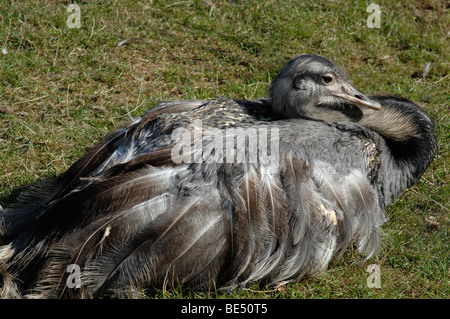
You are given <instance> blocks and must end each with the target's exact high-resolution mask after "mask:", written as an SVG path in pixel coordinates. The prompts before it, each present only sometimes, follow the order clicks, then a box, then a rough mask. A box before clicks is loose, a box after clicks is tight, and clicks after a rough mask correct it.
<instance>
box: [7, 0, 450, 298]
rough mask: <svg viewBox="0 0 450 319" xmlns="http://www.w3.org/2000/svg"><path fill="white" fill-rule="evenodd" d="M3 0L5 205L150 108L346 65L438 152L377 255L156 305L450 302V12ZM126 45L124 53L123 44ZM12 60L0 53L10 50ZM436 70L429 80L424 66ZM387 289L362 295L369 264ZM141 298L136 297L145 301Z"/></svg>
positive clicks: (352, 255) (168, 294) (253, 92)
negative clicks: (306, 64)
mask: <svg viewBox="0 0 450 319" xmlns="http://www.w3.org/2000/svg"><path fill="white" fill-rule="evenodd" d="M70 3H71V2H70V1H34V0H33V1H31V0H29V1H8V2H6V1H4V0H0V46H1V49H2V52H3V53H0V198H2V200H1V201H2V204H3V205H5V204H8V203H10V202H11V201H13V200H14V198H15V196H16V194H17V190H18V189H20V187H23V186H26V185H29V184H31V183H33V182H36V181H38V180H41V179H45V178H49V177H52V176H55V175H57V174H60V173H62V172H63V171H65V170H66V169H67V168H68V167H69V166H70V165H71V163H73V162H74V161H75V160H76V159H77V158H79V157H80V156H81V155H83V153H84V152H85V151H86V149H87V148H89V147H90V146H92V145H94V144H95V143H96V142H97V141H98V140H99V139H100V138H101V137H102V136H104V135H105V134H106V133H107V132H108V131H110V130H111V129H112V128H114V127H115V126H117V125H118V124H120V123H122V122H124V121H126V120H128V118H129V115H128V113H130V114H131V115H133V116H139V115H141V114H142V113H143V112H144V111H145V110H146V109H148V108H151V107H152V106H154V105H155V104H156V103H157V101H158V100H175V99H207V98H214V97H216V96H227V97H230V98H257V97H262V96H266V94H267V89H268V85H269V83H270V81H271V79H273V78H274V77H275V76H276V74H277V72H278V71H279V69H280V68H281V66H282V65H283V63H284V62H285V61H286V60H287V59H289V58H291V57H292V56H294V55H296V54H299V53H317V54H321V55H324V56H326V57H328V58H330V59H332V60H333V61H335V62H336V63H337V64H339V65H341V66H342V67H343V68H344V69H346V70H347V71H348V73H349V74H350V76H351V78H352V80H353V83H354V84H355V86H356V87H357V88H359V89H360V90H361V91H362V92H365V93H375V92H380V91H387V92H391V93H395V94H400V95H403V96H405V97H408V98H410V99H412V100H414V101H417V102H418V103H420V104H421V105H422V106H423V108H424V109H425V110H427V111H428V112H429V113H430V114H431V116H432V117H433V118H434V119H435V121H436V125H437V130H436V133H437V136H438V143H439V147H440V150H439V154H438V156H437V158H436V159H435V161H434V162H433V164H432V166H431V167H430V169H429V170H428V171H427V172H426V173H425V175H424V176H423V178H422V179H421V181H420V182H419V183H418V184H416V185H415V186H413V187H412V188H411V189H409V190H407V191H406V193H405V194H404V196H403V197H402V198H401V199H400V200H399V201H397V203H395V204H394V205H392V206H391V207H389V209H388V211H387V215H388V216H389V219H390V220H389V222H388V223H387V224H386V225H385V227H384V228H383V230H384V232H385V234H386V240H385V249H384V250H383V251H382V252H381V253H380V254H379V255H378V256H377V257H375V258H373V259H372V260H370V261H368V262H365V263H361V261H362V259H361V257H360V256H358V255H357V253H356V252H353V251H351V250H350V251H348V252H347V253H346V254H345V255H344V256H343V257H342V258H341V259H339V260H334V261H333V262H332V264H331V265H330V269H329V271H328V272H327V273H325V274H323V275H322V276H318V277H313V278H307V279H305V280H302V281H300V282H298V283H291V284H288V285H286V286H283V287H280V288H278V289H274V288H273V287H259V286H258V285H254V286H252V287H249V288H248V289H239V290H236V291H233V292H228V293H219V292H209V293H197V292H192V291H188V290H183V289H181V288H174V289H168V290H164V291H160V292H157V293H156V295H151V296H150V295H148V294H147V295H144V296H145V297H151V298H155V297H156V298H449V297H450V273H449V265H448V263H449V257H450V256H449V251H450V249H449V234H448V231H449V225H450V221H449V209H450V204H449V198H450V189H449V175H450V174H449V170H450V167H449V166H450V162H449V158H450V154H449V147H448V146H449V141H450V130H449V104H450V103H449V102H450V97H449V91H450V90H449V83H450V77H449V69H450V62H449V61H450V56H449V55H450V53H449V52H450V50H449V49H450V48H449V38H448V37H449V34H450V15H449V7H448V4H446V3H445V1H434V0H425V1H419V0H404V1H399V2H395V3H392V2H389V1H384V0H383V1H381V0H378V1H377V2H376V3H377V4H378V5H380V9H381V25H380V28H373V29H371V28H368V27H367V25H366V19H367V17H368V16H369V14H370V13H368V12H366V8H367V6H368V5H369V4H370V1H347V2H345V5H343V4H342V2H341V1H323V2H315V1H303V2H300V1H299V3H298V2H297V1H277V2H276V1H251V0H249V1H212V0H204V1H172V2H169V1H123V0H118V1H101V2H90V1H77V3H78V4H79V6H80V9H81V12H80V18H81V20H80V21H81V27H80V28H72V29H71V28H68V27H67V25H66V20H67V18H68V17H69V15H70V14H71V12H67V6H68V5H69V4H70ZM122 41H125V42H126V43H123V44H122V45H119V46H118V44H119V43H121V42H122ZM5 53H6V54H5ZM428 62H431V67H430V69H429V72H428V73H427V74H426V76H425V77H423V70H424V69H425V66H426V65H427V63H428ZM371 263H375V264H377V265H379V266H380V270H381V288H368V287H367V284H366V282H367V278H368V276H369V273H368V272H366V268H367V265H368V264H371ZM139 296H140V297H142V295H139Z"/></svg>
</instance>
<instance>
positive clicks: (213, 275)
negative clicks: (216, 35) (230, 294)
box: [0, 55, 436, 298]
mask: <svg viewBox="0 0 450 319" xmlns="http://www.w3.org/2000/svg"><path fill="white" fill-rule="evenodd" d="M435 152H436V141H435V136H434V124H433V121H432V120H431V119H430V118H429V117H428V115H427V114H426V113H425V112H423V111H422V110H421V109H420V108H419V107H418V106H417V105H416V104H414V103H413V102H411V101H409V100H407V99H404V98H400V97H394V96H387V95H384V96H372V97H368V96H365V95H363V94H362V93H361V92H358V91H357V90H356V89H354V88H353V87H352V86H351V85H350V84H349V83H348V81H347V80H346V77H345V76H344V75H343V74H342V72H341V71H340V70H339V69H338V68H337V67H336V66H335V65H334V64H332V63H331V62H330V61H329V60H327V59H325V58H323V57H319V56H315V55H300V56H297V57H294V58H293V59H292V60H291V61H289V62H288V63H287V64H286V66H285V67H284V68H283V70H282V71H281V72H280V75H279V76H278V77H277V78H276V79H275V80H274V82H273V83H272V85H271V88H270V98H267V99H259V100H250V101H247V100H229V99H216V100H211V101H174V102H163V103H161V104H160V105H158V106H156V107H155V108H153V109H151V110H150V111H148V112H147V113H146V114H145V115H143V116H142V117H141V118H139V119H136V120H134V121H133V122H132V123H130V124H129V125H128V126H126V127H123V128H120V129H118V130H116V131H114V132H112V133H110V134H109V135H108V136H106V137H105V138H104V139H103V140H102V141H101V142H100V143H99V144H97V145H96V146H94V147H93V148H92V149H91V150H90V151H89V152H88V153H87V154H86V155H85V156H83V157H82V158H81V159H80V160H78V161H77V162H76V163H74V164H73V165H72V166H71V167H70V168H69V169H68V170H67V172H65V173H64V174H62V175H61V176H60V177H58V178H56V179H54V180H52V181H47V182H44V183H41V184H37V185H34V186H33V187H31V188H30V189H29V190H28V191H27V192H25V193H24V194H22V195H21V198H20V199H19V204H17V205H15V206H13V207H9V208H6V209H2V210H0V221H1V223H0V276H1V277H0V278H2V281H1V282H0V285H1V287H2V296H3V297H39V298H61V297H64V298H72V297H95V296H100V295H104V294H111V293H115V292H121V291H126V290H127V289H131V288H135V287H137V288H147V287H149V288H152V287H153V288H161V287H164V286H167V285H172V284H173V285H177V284H178V283H181V284H184V285H186V286H190V287H192V288H195V289H213V287H216V288H223V289H228V288H234V287H237V286H244V285H245V284H247V283H248V282H251V281H257V280H259V281H262V282H264V283H278V282H282V281H290V280H295V279H298V278H301V277H302V276H304V275H307V274H316V273H318V272H320V271H323V270H325V269H326V268H327V265H328V263H329V261H330V259H331V258H332V257H333V256H334V255H336V254H342V253H343V252H344V251H345V250H346V249H347V248H348V247H349V245H351V244H355V245H356V246H357V247H358V249H359V250H360V251H361V253H364V254H366V255H367V257H370V256H371V255H372V254H373V253H374V252H375V250H376V248H377V247H378V246H379V242H380V233H379V229H380V226H381V225H382V224H383V223H384V222H385V220H386V218H385V213H384V212H385V208H386V206H387V205H389V204H391V203H392V202H393V201H394V200H395V199H396V198H398V197H399V196H400V195H401V193H402V192H403V190H404V189H405V188H407V187H409V186H411V185H412V184H413V183H415V182H416V181H417V180H418V179H419V178H420V176H421V175H422V173H423V172H424V171H425V170H426V168H427V167H428V165H429V164H430V161H431V160H432V158H433V157H434V154H435ZM71 265H77V266H78V267H79V269H80V273H74V272H73V269H76V268H73V266H71ZM68 267H69V268H68ZM78 275H79V276H78ZM74 276H75V277H74ZM74 278H76V279H79V281H78V283H80V284H81V286H80V287H78V288H77V287H76V286H75V287H74V285H70V283H73V279H74ZM68 283H69V284H68Z"/></svg>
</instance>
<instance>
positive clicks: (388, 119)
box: [359, 96, 437, 197]
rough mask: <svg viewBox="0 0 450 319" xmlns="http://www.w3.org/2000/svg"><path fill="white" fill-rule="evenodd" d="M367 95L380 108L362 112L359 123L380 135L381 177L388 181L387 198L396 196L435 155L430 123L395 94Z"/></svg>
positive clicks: (414, 107) (418, 110)
mask: <svg viewBox="0 0 450 319" xmlns="http://www.w3.org/2000/svg"><path fill="white" fill-rule="evenodd" d="M371 98H373V99H375V100H377V101H378V102H379V103H380V104H381V105H382V110H380V111H370V112H368V113H365V114H364V116H363V117H362V118H361V120H360V121H359V124H360V125H362V126H364V127H366V128H369V129H371V130H373V131H375V132H377V133H378V134H379V135H381V137H382V138H383V143H384V144H385V148H386V152H383V155H382V156H383V162H384V163H385V167H386V170H385V174H387V176H386V177H385V180H386V181H389V182H390V183H392V184H391V185H390V193H391V197H397V196H399V194H400V193H401V192H402V191H403V190H404V189H405V188H407V187H409V186H411V185H412V184H413V183H415V182H416V181H417V180H418V179H419V178H420V176H421V175H422V174H423V173H424V172H425V170H426V169H427V168H428V166H429V165H430V163H431V161H432V160H433V158H434V156H435V153H436V151H437V144H436V137H435V134H434V129H435V126H434V122H433V120H432V119H431V118H430V117H429V116H428V115H427V114H426V113H425V112H424V111H423V110H422V109H420V107H419V106H417V105H416V104H414V103H413V102H411V101H410V100H407V99H404V98H400V97H395V96H373V97H371ZM388 175H391V176H388ZM396 175H397V176H396Z"/></svg>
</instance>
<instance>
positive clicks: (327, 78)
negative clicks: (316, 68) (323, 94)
mask: <svg viewBox="0 0 450 319" xmlns="http://www.w3.org/2000/svg"><path fill="white" fill-rule="evenodd" d="M333 80H334V77H333V75H332V74H330V73H326V74H324V75H322V82H323V83H324V84H330V83H331V82H333Z"/></svg>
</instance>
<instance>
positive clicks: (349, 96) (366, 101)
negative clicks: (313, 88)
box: [329, 82, 381, 111]
mask: <svg viewBox="0 0 450 319" xmlns="http://www.w3.org/2000/svg"><path fill="white" fill-rule="evenodd" d="M330 89H331V90H330V91H329V93H330V94H331V95H333V96H336V97H338V98H341V99H343V100H345V101H346V102H347V103H349V104H352V105H356V106H364V107H368V108H371V109H373V110H377V111H379V110H381V104H380V103H378V102H377V101H375V100H373V99H371V98H369V97H367V96H366V95H364V94H362V93H361V92H359V91H358V90H357V89H355V88H354V87H353V86H351V85H350V84H348V83H345V82H341V83H339V85H336V86H335V87H334V88H330Z"/></svg>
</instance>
